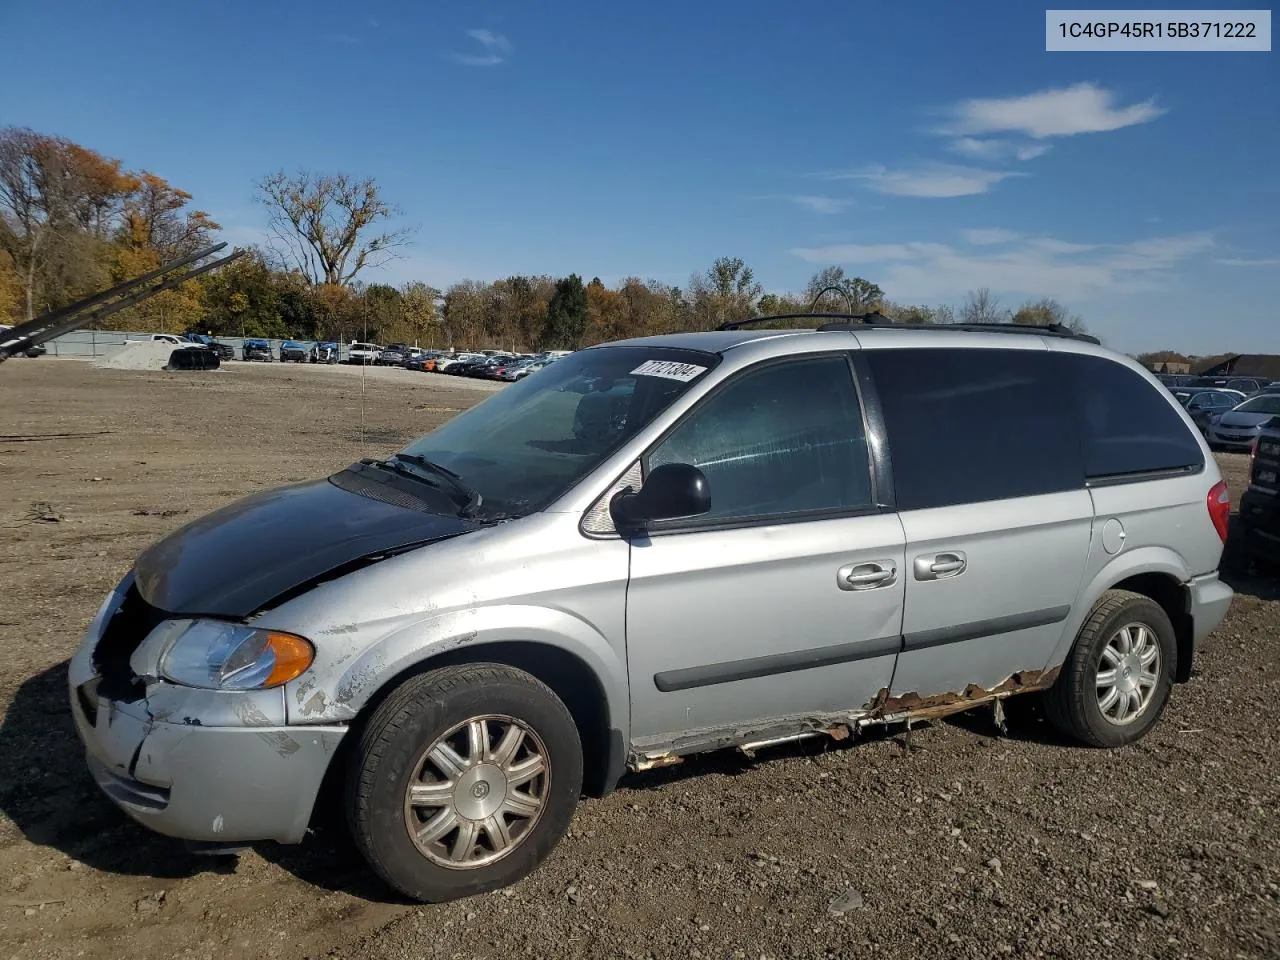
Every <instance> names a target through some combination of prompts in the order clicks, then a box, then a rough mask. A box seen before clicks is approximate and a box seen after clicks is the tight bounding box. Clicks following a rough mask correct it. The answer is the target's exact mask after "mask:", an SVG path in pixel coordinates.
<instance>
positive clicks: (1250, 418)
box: [1218, 411, 1275, 429]
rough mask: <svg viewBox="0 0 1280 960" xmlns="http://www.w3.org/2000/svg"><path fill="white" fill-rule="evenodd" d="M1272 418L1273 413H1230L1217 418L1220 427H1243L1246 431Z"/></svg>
mask: <svg viewBox="0 0 1280 960" xmlns="http://www.w3.org/2000/svg"><path fill="white" fill-rule="evenodd" d="M1274 416H1275V414H1274V413H1239V412H1238V411H1231V412H1230V413H1224V414H1223V415H1222V416H1221V417H1220V418H1218V425H1219V426H1221V427H1244V428H1246V429H1248V428H1250V427H1256V426H1257V425H1258V424H1260V423H1262V422H1263V421H1266V420H1270V419H1271V418H1272V417H1274Z"/></svg>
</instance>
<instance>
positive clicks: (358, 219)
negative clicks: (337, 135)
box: [257, 170, 412, 285]
mask: <svg viewBox="0 0 1280 960" xmlns="http://www.w3.org/2000/svg"><path fill="white" fill-rule="evenodd" d="M257 199H258V202H260V203H261V204H262V205H263V206H265V207H266V208H267V210H268V211H270V214H271V219H270V226H271V233H272V236H273V237H274V238H275V240H276V245H273V251H274V252H275V253H276V254H277V256H279V257H281V258H282V259H284V260H285V261H286V262H287V263H290V264H292V265H294V266H296V267H297V268H298V269H299V270H301V271H302V272H303V273H304V274H306V275H307V277H309V278H310V280H311V282H312V283H314V284H322V283H329V284H340V285H349V284H350V283H351V282H352V281H353V280H355V278H356V276H357V274H359V273H360V271H361V270H363V269H365V268H366V267H376V266H380V265H381V264H384V263H386V262H387V261H388V260H390V259H393V258H394V257H395V253H394V250H395V248H396V247H400V246H403V245H404V244H405V243H407V242H408V241H409V237H410V234H411V233H412V230H411V229H410V228H400V229H396V230H384V231H383V232H381V233H376V234H375V233H374V232H373V231H374V229H375V228H376V227H377V226H378V225H379V224H381V223H383V222H385V221H387V220H390V219H391V218H392V217H394V216H395V215H396V214H397V213H398V212H399V211H398V210H397V209H396V208H395V207H393V206H391V205H390V204H388V203H387V202H386V201H385V200H383V199H382V196H381V191H380V189H379V187H378V184H377V182H376V181H375V180H374V179H373V178H372V177H365V178H364V179H363V180H361V179H357V178H355V177H352V176H349V175H348V174H345V173H337V174H312V173H309V172H307V171H301V172H299V173H297V174H295V175H293V176H290V175H289V174H286V173H285V172H284V171H282V170H281V171H277V172H276V173H273V174H270V175H269V176H266V177H264V178H263V179H262V180H261V181H259V183H258V197H257Z"/></svg>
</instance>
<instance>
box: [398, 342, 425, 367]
mask: <svg viewBox="0 0 1280 960" xmlns="http://www.w3.org/2000/svg"><path fill="white" fill-rule="evenodd" d="M426 355H427V351H426V350H424V349H422V348H421V347H406V348H405V351H404V359H403V360H401V361H400V366H402V367H404V368H405V369H406V370H407V369H409V364H410V363H413V362H415V361H420V360H422V358H423V357H425V356H426ZM417 369H419V370H420V369H422V368H421V367H420V366H419V367H418V368H417Z"/></svg>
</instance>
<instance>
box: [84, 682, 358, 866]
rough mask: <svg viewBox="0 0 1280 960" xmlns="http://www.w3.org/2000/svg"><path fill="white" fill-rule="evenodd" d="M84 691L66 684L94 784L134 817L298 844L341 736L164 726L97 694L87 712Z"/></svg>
mask: <svg viewBox="0 0 1280 960" xmlns="http://www.w3.org/2000/svg"><path fill="white" fill-rule="evenodd" d="M89 685H90V686H91V685H92V680H91V681H89ZM90 697H91V694H90V693H89V692H87V691H86V690H85V689H84V685H78V686H73V688H72V693H71V701H72V703H71V710H72V713H73V715H74V716H75V722H76V730H77V732H78V733H79V734H80V739H81V740H82V741H83V743H84V747H85V755H86V759H87V761H88V764H89V770H90V772H91V773H92V774H93V778H94V780H95V781H97V784H98V786H99V787H100V788H101V789H102V791H103V792H104V793H105V794H106V795H107V796H108V797H110V798H111V799H112V800H113V801H114V802H115V803H116V805H117V806H119V807H120V808H121V809H122V810H124V811H125V813H127V814H129V816H131V817H133V818H134V819H135V820H137V821H138V822H139V823H141V824H143V825H144V826H147V827H150V828H151V829H152V830H155V831H156V832H158V833H163V834H166V835H168V836H171V837H181V838H182V839H184V840H198V841H209V842H232V841H244V842H248V841H255V840H278V841H280V842H281V843H297V842H298V841H300V840H301V839H302V838H303V836H304V835H305V834H306V831H307V822H308V821H309V820H310V817H311V811H312V808H313V807H314V805H315V799H316V795H317V794H318V793H319V791H320V783H321V781H322V780H323V778H324V775H325V771H326V770H327V769H328V767H329V761H330V759H331V758H332V756H333V753H334V751H335V749H336V748H337V746H338V743H339V741H340V740H341V739H342V735H343V734H344V733H345V732H346V728H344V727H289V726H261V727H210V726H204V725H201V724H199V723H197V722H195V721H196V718H195V717H188V718H187V720H188V722H179V723H171V722H167V721H163V720H155V719H153V718H151V717H150V716H149V715H148V711H147V703H146V701H140V702H138V703H131V704H124V703H116V702H115V701H112V700H98V701H97V704H96V709H94V708H92V707H88V708H87V706H86V701H88V702H89V703H92V701H91V699H90ZM91 710H92V712H90V711H91Z"/></svg>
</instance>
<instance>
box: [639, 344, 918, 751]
mask: <svg viewBox="0 0 1280 960" xmlns="http://www.w3.org/2000/svg"><path fill="white" fill-rule="evenodd" d="M673 462H683V463H691V464H693V465H695V466H697V467H699V468H700V469H701V470H702V471H703V472H704V473H705V474H706V476H707V480H708V486H709V488H710V491H711V511H710V513H709V514H707V515H705V516H702V517H697V518H693V519H692V520H689V521H676V522H669V523H664V524H655V525H654V526H653V528H652V529H651V530H650V531H649V532H648V533H647V534H646V535H642V536H639V537H636V538H634V539H633V540H632V541H631V574H630V581H629V586H628V591H627V660H628V673H629V676H630V686H631V703H632V717H631V729H632V737H633V740H634V741H635V745H636V746H637V747H638V748H640V749H642V750H644V749H653V750H656V749H661V748H664V747H668V746H671V745H673V744H678V743H680V742H683V741H686V740H689V741H701V742H708V741H714V740H716V739H718V738H723V739H725V740H726V742H729V741H732V740H733V739H735V738H737V739H743V738H745V737H746V736H748V735H749V734H750V733H752V732H753V731H755V730H759V729H764V728H766V727H768V726H769V725H770V724H771V723H772V722H774V721H781V720H787V719H794V718H805V717H813V716H817V715H820V714H822V713H825V712H841V711H843V712H850V711H852V712H857V711H860V710H862V709H863V707H864V706H865V705H866V704H868V703H869V702H871V701H873V700H874V699H875V698H876V696H877V694H879V693H880V692H881V691H882V690H883V689H885V688H886V687H887V686H888V685H889V681H890V678H891V676H892V674H893V666H894V661H895V659H896V656H897V651H898V647H899V643H900V631H901V619H902V601H903V583H904V575H905V571H904V552H903V534H902V527H901V524H900V523H899V521H898V519H897V517H896V516H895V515H894V514H893V513H891V512H888V513H886V512H881V511H880V510H879V509H878V508H877V507H876V502H877V498H876V491H875V489H874V484H873V482H872V470H871V467H870V464H869V459H868V450H867V443H866V433H865V429H864V424H863V416H862V410H861V405H860V403H859V399H858V393H857V390H856V388H855V385H854V380H853V377H852V374H851V367H850V362H849V359H848V357H847V356H846V355H844V354H835V355H829V354H824V355H814V356H811V357H807V358H802V359H791V360H787V361H783V362H773V363H768V364H764V365H760V366H756V367H752V368H749V369H748V370H745V371H743V372H741V373H739V374H737V375H735V376H734V377H732V378H730V379H728V380H727V381H726V382H725V383H724V384H723V385H721V386H720V387H719V388H717V389H716V390H714V391H712V393H711V394H709V395H708V397H707V398H706V399H704V400H703V401H702V402H701V403H700V404H698V405H697V406H696V407H694V409H693V410H691V411H690V413H689V415H688V416H686V417H685V418H684V419H682V420H681V421H680V422H679V423H678V424H677V425H676V426H675V427H674V428H673V430H672V431H670V432H669V433H668V434H667V436H666V437H665V438H664V439H662V440H661V441H659V442H658V444H657V445H656V446H655V447H654V448H653V449H652V450H651V451H650V453H649V455H648V456H647V457H646V462H645V468H646V469H650V468H652V467H654V466H658V465H660V464H663V463H673Z"/></svg>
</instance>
